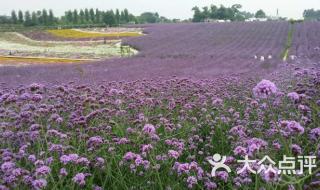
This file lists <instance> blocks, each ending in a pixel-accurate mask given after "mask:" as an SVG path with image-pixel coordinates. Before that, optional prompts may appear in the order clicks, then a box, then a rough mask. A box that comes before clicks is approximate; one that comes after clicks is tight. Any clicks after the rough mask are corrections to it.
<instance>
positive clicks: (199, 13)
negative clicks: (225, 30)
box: [192, 4, 266, 22]
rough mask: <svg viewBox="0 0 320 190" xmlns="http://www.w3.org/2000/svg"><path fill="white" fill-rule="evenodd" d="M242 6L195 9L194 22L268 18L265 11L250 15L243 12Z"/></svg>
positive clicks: (212, 6)
mask: <svg viewBox="0 0 320 190" xmlns="http://www.w3.org/2000/svg"><path fill="white" fill-rule="evenodd" d="M241 8H242V5H240V4H235V5H232V6H231V7H225V6H223V5H220V7H217V6H216V5H211V6H210V7H208V6H206V7H203V8H202V10H201V9H200V8H199V7H194V8H193V9H192V10H193V12H194V14H193V19H192V21H193V22H203V21H205V20H206V19H215V20H231V21H244V20H245V19H248V18H253V17H256V18H266V14H265V13H264V11H263V10H259V11H257V12H256V14H253V13H249V12H246V11H241V10H240V9H241Z"/></svg>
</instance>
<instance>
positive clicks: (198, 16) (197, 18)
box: [192, 6, 205, 22]
mask: <svg viewBox="0 0 320 190" xmlns="http://www.w3.org/2000/svg"><path fill="white" fill-rule="evenodd" d="M192 10H193V12H194V13H193V19H192V21H193V22H203V21H204V19H205V17H204V15H203V14H202V12H201V10H200V9H199V7H197V6H195V7H193V8H192Z"/></svg>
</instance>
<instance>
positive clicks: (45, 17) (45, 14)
mask: <svg viewBox="0 0 320 190" xmlns="http://www.w3.org/2000/svg"><path fill="white" fill-rule="evenodd" d="M42 22H43V24H44V25H48V24H49V16H48V12H47V10H46V9H43V10H42Z"/></svg>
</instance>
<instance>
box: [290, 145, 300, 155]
mask: <svg viewBox="0 0 320 190" xmlns="http://www.w3.org/2000/svg"><path fill="white" fill-rule="evenodd" d="M291 150H292V153H293V154H294V155H300V154H302V149H301V147H300V146H299V145H297V144H293V145H291Z"/></svg>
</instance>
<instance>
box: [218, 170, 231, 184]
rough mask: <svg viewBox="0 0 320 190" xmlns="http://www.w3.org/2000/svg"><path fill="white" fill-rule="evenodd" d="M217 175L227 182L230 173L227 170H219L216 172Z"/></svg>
mask: <svg viewBox="0 0 320 190" xmlns="http://www.w3.org/2000/svg"><path fill="white" fill-rule="evenodd" d="M216 177H217V178H219V179H220V180H222V181H224V182H225V183H227V181H228V178H229V174H228V173H227V172H226V171H218V172H216Z"/></svg>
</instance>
